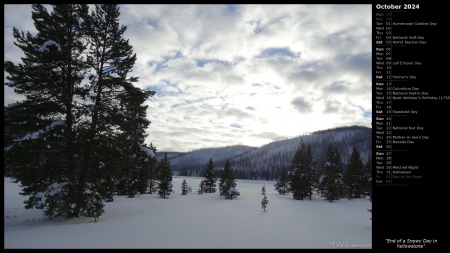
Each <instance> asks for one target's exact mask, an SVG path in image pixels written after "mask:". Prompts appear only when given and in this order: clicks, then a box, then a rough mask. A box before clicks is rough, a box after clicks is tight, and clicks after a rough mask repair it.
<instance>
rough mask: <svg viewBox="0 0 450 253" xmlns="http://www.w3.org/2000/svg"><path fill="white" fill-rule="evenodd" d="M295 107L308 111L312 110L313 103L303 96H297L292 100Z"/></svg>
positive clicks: (304, 111) (300, 110) (302, 111)
mask: <svg viewBox="0 0 450 253" xmlns="http://www.w3.org/2000/svg"><path fill="white" fill-rule="evenodd" d="M291 103H292V104H293V105H294V107H295V109H297V110H298V111H299V112H301V113H308V112H311V111H312V104H311V103H310V102H308V101H307V100H306V99H304V98H302V97H297V98H295V99H294V100H292V102H291Z"/></svg>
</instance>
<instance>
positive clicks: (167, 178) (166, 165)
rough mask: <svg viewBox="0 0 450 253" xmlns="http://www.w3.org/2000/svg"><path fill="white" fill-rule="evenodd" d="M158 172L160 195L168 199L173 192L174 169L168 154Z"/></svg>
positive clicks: (161, 161)
mask: <svg viewBox="0 0 450 253" xmlns="http://www.w3.org/2000/svg"><path fill="white" fill-rule="evenodd" d="M158 171H159V178H158V181H159V182H158V194H159V196H161V197H162V198H167V197H168V196H169V195H170V193H171V192H172V168H171V166H170V162H169V158H168V157H167V152H166V153H165V154H164V157H163V158H161V160H160V162H159V164H158Z"/></svg>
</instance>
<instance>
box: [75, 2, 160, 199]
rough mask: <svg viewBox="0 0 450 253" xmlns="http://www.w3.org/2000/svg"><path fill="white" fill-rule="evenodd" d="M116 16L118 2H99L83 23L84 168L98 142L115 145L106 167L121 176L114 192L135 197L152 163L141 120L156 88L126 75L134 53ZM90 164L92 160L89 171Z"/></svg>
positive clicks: (141, 190) (109, 147) (143, 186)
mask: <svg viewBox="0 0 450 253" xmlns="http://www.w3.org/2000/svg"><path fill="white" fill-rule="evenodd" d="M119 15H120V12H119V8H118V7H117V5H116V4H97V5H95V7H94V11H92V12H91V14H90V15H89V19H87V20H88V22H86V23H85V26H84V30H85V31H86V35H87V41H88V43H89V44H88V45H89V47H88V53H89V57H88V59H89V61H88V62H89V67H90V71H89V73H90V74H89V83H88V85H86V86H85V90H86V92H87V94H88V95H87V96H86V98H85V99H86V104H87V110H86V112H85V114H86V116H87V117H86V118H87V125H88V131H87V133H86V138H84V139H85V145H86V149H85V153H84V166H83V168H84V170H87V169H89V168H90V167H91V166H93V165H92V162H91V161H95V156H96V155H97V154H98V153H97V152H96V150H97V149H98V148H99V145H101V144H103V143H105V145H103V146H102V149H106V150H109V151H110V152H112V151H114V150H119V154H120V156H119V157H120V159H117V158H116V160H117V161H118V162H116V163H114V164H113V165H111V166H108V169H109V170H110V171H111V170H119V171H118V172H110V173H112V174H115V175H116V176H117V177H118V178H119V189H118V192H120V193H122V194H127V195H128V197H134V195H135V194H137V193H144V192H146V188H147V183H148V182H147V181H148V175H147V174H148V170H149V167H151V166H153V165H152V164H151V163H154V162H155V161H151V158H150V157H148V155H147V153H148V152H145V149H147V147H146V146H145V145H144V139H145V137H146V136H147V135H146V134H145V129H146V128H147V127H148V125H149V124H150V122H149V121H148V120H147V119H145V114H146V108H147V106H143V103H144V102H145V100H146V99H147V98H148V97H149V96H152V95H153V94H154V92H153V91H142V90H140V89H138V88H136V87H134V86H133V85H132V83H134V82H137V80H138V78H137V77H128V74H129V73H130V72H131V71H132V68H133V66H134V63H135V61H136V55H135V54H133V50H132V47H131V46H130V45H129V42H128V40H126V39H124V37H123V35H124V32H125V31H126V27H125V26H120V25H119V22H118V17H119ZM151 148H153V147H151ZM151 148H150V149H151ZM153 152H154V150H153ZM100 159H101V160H106V159H105V158H100ZM114 165H115V166H114ZM94 169H95V163H94V168H91V169H90V170H94ZM121 170H122V171H121ZM100 180H103V179H100Z"/></svg>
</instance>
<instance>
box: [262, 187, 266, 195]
mask: <svg viewBox="0 0 450 253" xmlns="http://www.w3.org/2000/svg"><path fill="white" fill-rule="evenodd" d="M261 194H262V195H266V186H265V185H263V187H262V188H261Z"/></svg>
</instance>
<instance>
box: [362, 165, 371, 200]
mask: <svg viewBox="0 0 450 253" xmlns="http://www.w3.org/2000/svg"><path fill="white" fill-rule="evenodd" d="M363 195H364V196H368V197H369V198H370V199H372V156H369V158H368V159H367V161H366V164H365V165H364V181H363Z"/></svg>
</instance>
